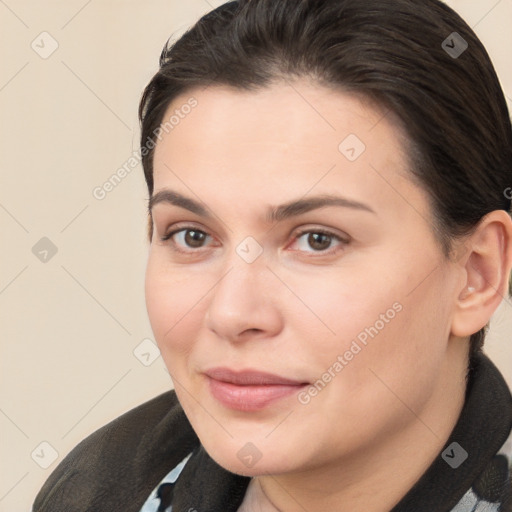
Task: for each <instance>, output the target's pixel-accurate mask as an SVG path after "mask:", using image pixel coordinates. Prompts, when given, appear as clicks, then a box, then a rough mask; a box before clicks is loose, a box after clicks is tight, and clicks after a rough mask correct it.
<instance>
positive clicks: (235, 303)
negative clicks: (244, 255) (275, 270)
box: [205, 255, 283, 342]
mask: <svg viewBox="0 0 512 512" xmlns="http://www.w3.org/2000/svg"><path fill="white" fill-rule="evenodd" d="M237 260H238V261H237ZM231 261H232V265H231V266H230V268H229V271H228V272H227V273H225V274H224V276H223V277H222V279H220V281H219V282H218V284H217V285H216V286H215V288H214V289H213V290H212V294H211V296H210V302H209V304H208V307H207V310H206V316H205V320H206V326H207V328H208V329H209V330H211V331H212V332H214V333H215V334H216V335H217V337H219V338H222V339H226V340H228V341H230V342H241V341H244V340H248V339H254V338H258V339H263V338H269V337H272V336H275V335H277V334H278V333H279V332H280V331H281V329H282V327H283V317H282V308H279V306H278V301H279V298H278V297H279V292H278V290H277V288H276V287H277V286H278V285H279V282H277V283H276V280H275V279H272V274H271V272H270V270H269V269H268V268H267V267H266V265H265V263H264V260H263V258H261V259H259V260H257V262H253V263H246V262H245V261H243V260H242V259H241V258H239V257H238V255H235V256H234V258H233V259H232V260H231Z"/></svg>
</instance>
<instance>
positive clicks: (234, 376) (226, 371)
mask: <svg viewBox="0 0 512 512" xmlns="http://www.w3.org/2000/svg"><path fill="white" fill-rule="evenodd" d="M204 373H205V374H206V375H208V377H210V378H212V379H215V380H219V381H222V382H229V383H231V384H237V385H239V386H258V385H259V386H262V385H268V384H274V385H279V384H280V385H288V386H298V385H302V384H306V383H305V382H303V381H298V380H293V379H288V378H286V377H281V376H280V375H274V374H272V373H268V372H261V371H258V370H239V371H234V370H231V369H230V368H212V369H210V370H206V371H205V372H204Z"/></svg>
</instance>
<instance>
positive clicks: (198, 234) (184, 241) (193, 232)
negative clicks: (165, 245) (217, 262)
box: [163, 228, 211, 249]
mask: <svg viewBox="0 0 512 512" xmlns="http://www.w3.org/2000/svg"><path fill="white" fill-rule="evenodd" d="M209 238H211V236H210V235H208V234H206V233H205V232H204V231H201V230H199V229H191V228H188V229H180V230H176V231H174V232H172V233H169V234H168V235H167V236H165V237H164V238H163V240H164V241H165V240H169V239H174V241H175V243H176V244H177V245H179V246H181V247H187V248H189V249H198V248H201V247H203V246H204V244H205V242H206V240H207V239H209Z"/></svg>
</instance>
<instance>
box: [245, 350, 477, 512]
mask: <svg viewBox="0 0 512 512" xmlns="http://www.w3.org/2000/svg"><path fill="white" fill-rule="evenodd" d="M460 345H464V343H463V342H460V344H459V346H458V347H455V348H453V347H452V348H451V351H452V352H458V353H457V354H454V353H452V354H447V357H446V364H445V367H444V368H443V371H442V373H441V374H442V375H443V376H444V377H442V378H440V380H439V382H438V385H437V386H436V388H435V390H434V392H433V394H432V398H431V400H429V401H428V403H427V404H426V405H425V407H424V408H423V409H422V410H421V411H410V414H411V418H410V422H409V423H407V424H406V425H405V426H404V428H402V429H401V430H399V431H396V432H390V433H389V435H388V436H387V438H386V439H379V440H378V444H377V445H372V446H368V447H366V448H365V449H362V450H360V451H359V452H357V453H356V454H354V455H353V456H352V457H351V458H350V460H347V459H346V458H344V459H343V460H336V461H333V462H332V463H331V464H330V465H329V466H328V467H327V466H322V467H319V468H314V469H308V470H307V471H303V472H297V473H287V474H283V475H263V476H258V477H254V478H253V479H252V481H251V483H250V485H249V489H248V491H247V494H246V497H245V499H244V502H243V504H242V506H241V508H240V509H239V512H256V511H257V512H284V511H286V512H304V510H307V511H308V512H320V511H322V512H323V511H325V510H329V509H330V510H337V511H339V512H346V511H352V510H365V512H388V511H390V510H391V509H392V508H393V507H394V506H395V505H397V504H398V503H399V502H400V500H401V499H402V498H403V497H404V496H405V495H406V494H407V492H408V491H409V490H410V489H411V487H413V485H414V484H415V483H416V482H417V481H418V480H419V479H420V477H421V476H422V475H423V474H424V473H425V471H426V470H427V469H428V467H429V466H430V465H431V464H432V462H433V461H434V459H435V458H436V457H437V456H438V454H439V453H440V452H441V450H442V449H443V447H444V445H445V443H446V441H447V439H448V438H449V436H450V434H451V432H452V430H453V428H454V427H455V424H456V423H457V420H458V418H459V416H460V412H461V410H462V407H463V405H464V398H465V390H466V381H465V375H466V368H467V364H466V359H465V358H464V357H461V353H460V351H461V349H460ZM449 350H450V349H449ZM456 361H460V363H458V366H457V367H454V364H457V363H456ZM402 405H403V406H404V407H406V405H404V404H402Z"/></svg>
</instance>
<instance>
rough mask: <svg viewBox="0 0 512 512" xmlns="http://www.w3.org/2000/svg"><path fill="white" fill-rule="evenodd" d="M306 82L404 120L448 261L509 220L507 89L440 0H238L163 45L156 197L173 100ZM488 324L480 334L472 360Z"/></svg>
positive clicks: (151, 90)
mask: <svg viewBox="0 0 512 512" xmlns="http://www.w3.org/2000/svg"><path fill="white" fill-rule="evenodd" d="M454 33H456V34H454ZM466 45H467V47H466ZM301 77H309V78H312V79H313V80H314V81H315V82H316V83H318V84H319V86H326V87H329V88H336V89H338V90H340V91H345V92H350V93H355V94H358V95H362V96H363V97H366V98H368V99H369V100H371V101H372V102H376V104H377V105H379V106H380V107H382V108H383V109H385V110H387V111H390V112H391V113H392V115H393V116H394V117H395V118H397V119H398V120H399V122H400V124H401V126H402V127H403V129H404V130H405V133H406V136H407V139H408V144H407V153H408V157H409V160H410V164H411V168H410V172H411V177H413V178H414V179H415V180H416V181H417V182H418V183H419V184H420V185H421V186H422V187H423V188H424V189H425V190H426V191H427V193H428V195H429V198H430V201H431V206H432V214H433V217H434V219H433V224H432V228H433V229H434V232H435V233H436V236H437V238H438V240H439V242H440V244H441V247H442V248H443V251H444V253H445V255H446V256H448V255H449V254H450V249H451V246H452V241H453V240H454V239H456V238H459V237H463V236H465V235H468V234H470V233H471V232H472V231H473V230H474V229H475V228H476V226H477V224H478V223H479V221H480V220H481V219H482V218H483V217H484V216H485V215H486V214H487V213H489V212H491V211H493V210H506V211H508V212H509V213H510V208H511V201H510V197H507V196H509V194H507V193H506V191H507V190H511V189H510V187H511V185H512V129H511V123H510V119H509V114H508V109H507V105H506V102H505V98H504V95H503V92H502V90H501V87H500V84H499V81H498V78H497V76H496V73H495V70H494V68H493V65H492V63H491V60H490V58H489V56H488V54H487V52H486V50H485V48H484V47H483V45H482V44H481V42H480V41H479V39H478V37H477V36H476V34H475V33H474V32H473V30H472V29H471V28H470V27H469V26H468V25H467V24H466V23H465V22H464V21H463V20H462V19H461V18H460V17H459V16H458V15H457V14H456V13H455V12H454V11H453V10H452V9H450V8H449V7H447V6H446V5H445V4H443V3H442V2H440V1H438V0H365V1H364V2H362V1H361V0H321V1H319V0H239V1H233V2H227V3H225V4H223V5H221V6H220V7H218V8H217V9H215V10H213V11H211V12H209V13H208V14H206V15H205V16H203V17H202V18H201V19H200V20H199V21H198V22H197V23H196V24H195V25H194V26H193V27H191V28H190V29H189V30H188V31H187V32H185V34H184V35H183V36H182V37H181V38H180V39H179V40H178V41H176V42H175V43H174V44H172V45H171V44H169V43H167V44H166V46H165V47H164V49H163V51H162V54H161V56H160V69H159V71H158V72H157V73H156V75H155V76H154V77H153V78H152V80H151V82H150V83H149V84H148V86H147V87H146V89H145V90H144V94H143V97H142V100H141V103H140V107H139V117H140V121H141V147H142V148H144V147H145V148H146V151H144V150H143V152H142V155H143V157H142V163H143V168H144V174H145V178H146V183H147V186H148V191H149V195H150V197H151V195H152V194H153V148H152V147H151V149H150V150H148V141H150V140H152V138H153V137H154V134H155V130H157V129H158V127H159V126H160V124H161V123H162V121H163V116H164V114H165V112H166V110H167V108H168V107H169V104H170V103H171V102H172V101H173V99H174V98H176V97H177V96H178V95H180V94H183V93H185V92H187V91H190V90H191V89H193V88H197V87H201V86H204V87H205V86H208V85H227V86H231V87H234V88H237V89H243V90H247V91H257V90H258V89H260V88H264V87H268V86H270V85H272V83H275V82H277V81H282V80H286V79H291V78H301ZM153 146H154V145H153ZM149 237H150V239H151V237H152V221H151V217H150V218H149ZM486 328H487V326H486V327H485V328H483V329H481V330H480V331H479V332H477V333H475V334H473V335H472V336H471V354H474V353H476V352H477V351H479V350H480V349H481V347H482V344H483V340H484V337H485V331H486Z"/></svg>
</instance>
